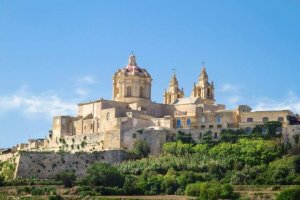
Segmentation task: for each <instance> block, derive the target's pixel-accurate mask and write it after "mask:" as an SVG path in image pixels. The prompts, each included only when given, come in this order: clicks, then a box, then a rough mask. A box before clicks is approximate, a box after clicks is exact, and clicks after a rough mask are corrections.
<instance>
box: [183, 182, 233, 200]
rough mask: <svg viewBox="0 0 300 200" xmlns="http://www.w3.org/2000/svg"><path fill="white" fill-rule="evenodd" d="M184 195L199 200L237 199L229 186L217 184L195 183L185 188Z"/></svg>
mask: <svg viewBox="0 0 300 200" xmlns="http://www.w3.org/2000/svg"><path fill="white" fill-rule="evenodd" d="M185 194H186V195H189V196H196V197H199V199H200V200H218V199H237V198H238V195H237V194H235V193H234V191H233V188H232V187H231V186H230V185H227V184H226V185H221V184H220V183H218V182H204V183H195V184H190V185H188V186H187V188H186V191H185Z"/></svg>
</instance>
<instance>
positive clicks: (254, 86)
mask: <svg viewBox="0 0 300 200" xmlns="http://www.w3.org/2000/svg"><path fill="white" fill-rule="evenodd" d="M299 9H300V1H298V0H287V1H282V0H264V1H261V0H248V1H246V0H244V1H240V0H226V1H225V0H213V1H208V0H207V1H202V0H201V1H200V0H194V1H192V0H189V1H183V0H182V1H175V0H163V1H162V0H152V1H140V0H89V1H83V0H81V1H80V0H78V1H73V0H64V1H61V0H44V1H40V0H27V1H11V0H0V121H1V125H0V147H9V146H12V145H14V144H16V143H20V142H26V141H27V140H28V139H29V138H43V137H45V136H46V135H47V134H48V131H49V130H50V129H51V123H52V116H53V115H66V114H75V113H76V104H77V103H79V102H85V101H90V100H96V99H99V98H101V97H103V98H105V99H111V90H112V89H111V87H112V84H111V81H112V74H113V73H114V72H115V71H116V70H117V69H118V68H121V67H123V66H125V65H126V63H127V57H128V55H129V54H130V52H131V51H134V53H135V55H136V56H137V59H138V60H137V61H138V63H139V65H140V66H141V67H143V68H147V70H148V71H149V72H150V73H151V75H152V77H153V93H152V96H153V100H154V101H156V102H162V94H163V91H164V89H165V88H166V87H167V86H168V84H169V80H170V78H171V74H172V68H174V67H175V68H176V72H177V77H178V79H179V83H180V85H181V86H182V87H183V88H184V89H185V93H186V95H187V96H188V95H190V93H191V89H192V86H193V83H194V82H196V81H197V79H198V75H199V73H200V71H201V63H202V62H203V61H205V62H206V68H207V72H208V74H209V77H210V80H213V81H214V83H215V86H216V99H217V103H224V104H226V105H227V108H229V109H232V108H235V107H236V106H237V105H239V104H248V105H250V106H251V107H253V108H254V109H256V110H269V109H291V110H293V111H294V112H297V113H300V87H299V80H300V78H299V67H300V55H299V52H300V12H299Z"/></svg>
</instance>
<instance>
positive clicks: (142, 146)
mask: <svg viewBox="0 0 300 200" xmlns="http://www.w3.org/2000/svg"><path fill="white" fill-rule="evenodd" d="M133 152H134V153H135V154H137V155H138V156H139V157H142V158H145V157H148V155H149V153H150V147H149V145H148V143H147V142H146V141H144V140H137V141H135V142H134V144H133Z"/></svg>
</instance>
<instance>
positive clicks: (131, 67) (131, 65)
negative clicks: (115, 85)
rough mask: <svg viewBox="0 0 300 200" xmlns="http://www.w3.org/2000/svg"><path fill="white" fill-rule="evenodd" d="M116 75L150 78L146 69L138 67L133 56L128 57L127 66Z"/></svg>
mask: <svg viewBox="0 0 300 200" xmlns="http://www.w3.org/2000/svg"><path fill="white" fill-rule="evenodd" d="M116 75H127V76H132V75H133V76H141V77H151V76H150V74H149V73H148V71H147V70H146V69H143V68H140V67H139V66H138V64H137V62H136V57H135V55H133V54H131V55H130V56H129V58H128V64H127V65H126V66H125V67H124V68H123V69H121V70H119V71H118V72H117V73H116Z"/></svg>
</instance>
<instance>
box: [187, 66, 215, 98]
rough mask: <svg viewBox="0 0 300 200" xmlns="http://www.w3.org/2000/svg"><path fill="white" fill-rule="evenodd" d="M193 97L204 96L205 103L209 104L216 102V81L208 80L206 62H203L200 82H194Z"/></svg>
mask: <svg viewBox="0 0 300 200" xmlns="http://www.w3.org/2000/svg"><path fill="white" fill-rule="evenodd" d="M192 97H199V98H202V99H203V100H204V101H205V103H208V104H214V102H215V87H214V82H211V83H210V82H209V81H208V75H207V72H206V68H205V63H202V70H201V74H200V75H199V78H198V83H197V84H195V83H194V87H193V92H192Z"/></svg>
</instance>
